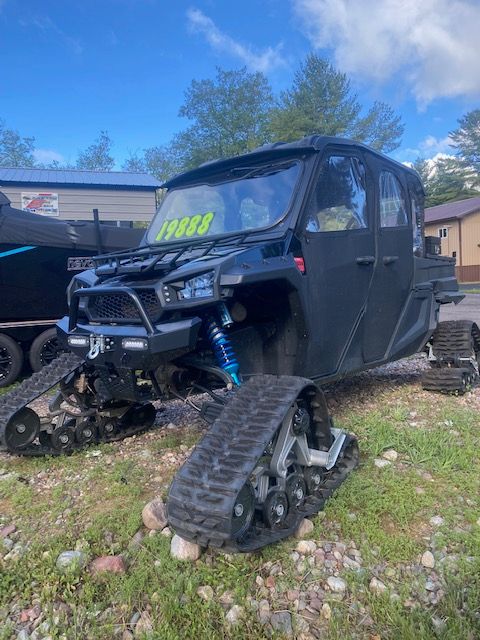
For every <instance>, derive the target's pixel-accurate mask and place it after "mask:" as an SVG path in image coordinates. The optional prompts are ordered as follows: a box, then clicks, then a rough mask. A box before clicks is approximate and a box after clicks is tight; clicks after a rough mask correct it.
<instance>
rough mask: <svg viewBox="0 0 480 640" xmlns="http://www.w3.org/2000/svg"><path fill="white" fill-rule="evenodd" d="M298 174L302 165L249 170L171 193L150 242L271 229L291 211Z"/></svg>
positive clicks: (154, 224) (149, 235)
mask: <svg viewBox="0 0 480 640" xmlns="http://www.w3.org/2000/svg"><path fill="white" fill-rule="evenodd" d="M299 172H300V163H299V162H298V161H289V162H286V163H285V162H284V163H282V164H279V163H276V164H274V165H273V164H269V165H263V166H257V167H245V166H244V167H238V168H234V169H232V170H231V171H230V172H229V173H228V175H225V174H223V175H221V176H217V177H213V178H211V179H209V180H208V182H205V183H204V184H196V185H193V186H190V187H183V188H178V189H174V190H172V191H169V192H168V193H167V195H166V197H165V200H164V201H163V202H162V204H161V205H160V208H159V210H158V212H157V215H156V216H155V218H154V220H153V221H152V224H151V226H150V228H149V230H148V233H147V240H148V242H149V243H150V244H154V243H156V242H174V241H176V240H177V241H178V240H181V239H198V238H202V237H210V236H218V235H222V234H227V233H228V234H230V233H241V232H242V231H249V230H254V229H261V228H263V227H270V226H272V225H274V224H275V223H277V222H278V221H280V220H281V219H282V218H283V216H284V215H285V213H286V212H287V210H288V206H289V203H290V200H291V197H292V194H293V190H294V188H295V184H296V182H297V178H298V175H299Z"/></svg>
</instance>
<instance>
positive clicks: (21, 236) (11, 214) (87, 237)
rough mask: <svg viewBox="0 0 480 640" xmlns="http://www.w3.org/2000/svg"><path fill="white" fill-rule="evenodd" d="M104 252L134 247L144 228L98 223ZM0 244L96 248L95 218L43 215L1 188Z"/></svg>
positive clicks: (93, 249)
mask: <svg viewBox="0 0 480 640" xmlns="http://www.w3.org/2000/svg"><path fill="white" fill-rule="evenodd" d="M100 229H101V237H102V248H103V252H105V253H108V252H110V251H115V250H118V249H129V248H132V247H137V246H138V245H139V244H140V241H141V239H142V237H143V234H144V230H143V229H129V228H126V227H114V226H110V225H106V224H100ZM0 244H2V245H3V244H14V245H35V246H44V247H58V248H66V249H78V250H82V251H88V252H96V251H97V237H96V230H95V224H94V222H93V221H92V222H89V221H81V222H66V221H63V220H55V219H52V218H46V217H43V216H40V215H38V214H35V213H29V212H28V211H21V210H20V209H15V208H13V207H12V206H11V204H10V200H9V199H8V198H7V196H6V195H5V194H3V193H2V192H0Z"/></svg>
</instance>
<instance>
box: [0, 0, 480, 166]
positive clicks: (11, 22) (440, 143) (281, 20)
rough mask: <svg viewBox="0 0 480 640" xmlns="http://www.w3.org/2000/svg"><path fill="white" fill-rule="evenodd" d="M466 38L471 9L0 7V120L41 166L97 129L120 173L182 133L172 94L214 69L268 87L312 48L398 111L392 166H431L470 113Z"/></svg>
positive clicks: (274, 2)
mask: <svg viewBox="0 0 480 640" xmlns="http://www.w3.org/2000/svg"><path fill="white" fill-rule="evenodd" d="M479 33H480V1H479V0H455V1H453V0H422V2H418V1H417V0H402V2H399V0H382V2H381V3H379V2H378V0H289V1H287V0H263V1H260V0H243V1H242V2H241V3H240V2H238V3H237V2H228V1H225V0H224V1H220V0H203V1H202V0H198V1H193V2H185V1H183V0H177V1H176V2H168V1H166V0H96V1H95V2H94V1H93V0H41V1H40V0H0V34H1V36H0V69H1V82H0V118H2V119H4V120H5V121H6V123H7V125H8V126H10V127H12V128H15V129H18V130H19V131H20V132H21V133H22V135H32V136H35V138H36V146H37V148H38V149H39V151H38V153H39V159H41V160H45V161H47V160H49V159H52V158H55V157H57V158H58V159H61V160H66V161H74V160H75V157H76V155H77V152H78V151H79V150H80V149H82V148H85V147H86V146H87V145H88V144H90V143H91V142H92V141H93V139H94V138H95V137H96V136H97V134H98V132H99V131H100V130H101V129H106V130H108V132H109V133H110V136H111V137H112V139H113V140H114V143H115V147H114V155H115V157H116V158H117V160H118V161H119V164H121V162H122V160H123V159H124V158H125V157H127V156H128V155H129V152H135V151H140V150H141V149H143V148H145V147H148V146H154V145H157V144H165V143H168V141H169V139H170V138H171V136H172V134H173V133H175V132H176V131H178V130H180V129H182V128H183V127H184V126H185V125H186V124H187V122H186V121H185V120H182V119H181V118H179V117H178V115H177V114H178V109H179V107H180V106H181V104H182V101H183V95H184V91H185V89H186V88H187V87H188V85H189V83H190V81H191V80H192V79H194V78H195V79H202V78H207V77H212V76H213V75H214V74H215V66H216V65H219V66H222V67H224V68H228V69H233V68H239V67H241V66H243V65H246V66H247V67H248V68H249V69H250V70H261V71H263V72H264V73H265V74H266V75H267V77H268V79H269V81H270V83H271V84H272V86H273V88H274V90H275V91H279V90H281V89H283V88H285V87H287V86H288V85H289V83H290V82H291V79H292V76H293V73H294V71H295V69H296V67H297V66H298V64H299V62H300V61H301V60H302V59H303V58H304V57H305V55H306V54H307V53H308V52H310V51H315V52H316V53H318V54H320V55H322V56H325V57H328V58H329V59H330V60H331V61H332V62H333V63H334V64H336V65H337V67H338V68H340V69H341V70H343V71H345V72H346V73H348V75H349V76H350V77H351V79H352V81H353V84H354V88H355V90H356V91H357V92H358V95H359V97H360V100H361V102H362V103H363V104H365V105H367V106H368V105H369V104H371V102H372V101H373V100H375V99H379V100H384V101H386V102H389V103H390V104H391V105H392V106H393V107H394V109H395V110H396V111H397V112H398V113H400V114H401V115H402V118H403V120H404V122H405V124H406V130H405V135H404V137H403V142H402V146H401V148H400V149H399V150H397V151H396V152H395V153H394V155H395V157H397V158H398V159H400V160H402V161H404V160H413V159H415V157H416V156H417V155H419V154H420V155H423V156H424V157H432V156H434V155H435V154H436V153H438V152H447V153H448V152H451V149H449V147H448V133H449V131H451V130H452V129H453V128H455V126H456V122H457V119H458V118H459V117H460V116H461V115H462V114H463V113H465V112H466V111H469V110H471V109H473V108H478V107H479V106H480V64H479V63H478V34H479Z"/></svg>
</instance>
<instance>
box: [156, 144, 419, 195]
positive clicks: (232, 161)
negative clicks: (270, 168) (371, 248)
mask: <svg viewBox="0 0 480 640" xmlns="http://www.w3.org/2000/svg"><path fill="white" fill-rule="evenodd" d="M327 144H330V145H336V146H344V145H345V146H347V145H348V146H355V147H357V148H361V149H365V150H368V151H369V152H370V153H372V154H374V155H375V156H376V157H378V158H380V159H383V160H384V161H386V162H388V163H390V164H394V165H395V166H397V167H398V168H399V169H400V170H401V171H403V172H406V173H410V174H412V175H414V176H415V177H416V178H418V174H417V172H416V171H415V170H414V169H411V168H410V167H407V166H406V165H404V164H402V163H400V162H397V161H396V160H394V159H393V158H390V157H389V156H386V155H385V154H383V153H381V152H380V151H377V150H376V149H372V147H369V146H368V145H366V144H363V143H362V142H357V141H355V140H349V139H347V138H337V137H332V136H320V135H312V136H307V137H305V138H302V139H300V140H296V141H295V142H274V143H273V144H265V145H263V146H262V147H258V148H257V149H253V150H252V151H249V152H248V153H243V154H241V155H239V156H233V157H230V158H223V159H218V160H211V161H209V162H205V163H203V164H202V165H200V166H199V167H197V168H195V169H192V170H190V171H186V172H185V173H181V174H179V175H177V176H174V177H172V178H171V179H170V180H168V181H167V182H165V184H164V185H163V186H164V187H167V188H171V187H176V186H178V185H181V184H183V183H185V182H189V181H192V180H197V179H199V178H201V177H203V176H205V175H208V174H210V173H215V172H223V171H228V170H229V169H231V168H232V167H235V166H237V165H242V164H246V163H250V162H251V163H252V164H253V163H255V162H261V161H267V160H270V159H271V160H275V159H277V158H282V157H288V156H290V157H291V156H297V157H298V156H299V155H300V154H312V153H317V152H319V151H323V149H324V148H325V146H326V145H327Z"/></svg>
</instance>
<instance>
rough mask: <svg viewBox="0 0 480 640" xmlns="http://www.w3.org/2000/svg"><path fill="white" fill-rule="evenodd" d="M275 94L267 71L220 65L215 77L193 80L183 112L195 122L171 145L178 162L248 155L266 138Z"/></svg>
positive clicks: (187, 165) (189, 163)
mask: <svg viewBox="0 0 480 640" xmlns="http://www.w3.org/2000/svg"><path fill="white" fill-rule="evenodd" d="M271 103H272V92H271V89H270V85H269V84H268V81H267V79H266V78H265V76H264V75H263V74H262V73H258V72H257V73H249V72H247V70H246V68H243V69H239V70H236V71H225V70H223V69H220V68H217V73H216V77H215V79H213V80H211V79H209V80H193V81H192V83H191V85H190V87H189V88H188V89H187V91H186V93H185V101H184V104H183V106H182V107H181V108H180V111H179V115H180V116H181V117H185V118H188V119H189V120H191V121H192V125H191V126H189V127H188V128H187V129H186V130H184V131H182V132H180V133H179V134H177V135H176V136H175V137H174V139H173V141H172V145H171V147H170V152H171V153H172V160H173V164H174V165H175V166H178V167H182V168H190V167H194V166H197V165H199V164H201V163H202V162H205V161H207V160H213V159H215V158H225V157H228V156H232V155H237V154H240V153H245V152H247V151H250V150H252V149H254V148H255V147H257V146H258V145H260V144H263V143H264V142H265V141H266V140H267V131H266V124H267V119H268V112H269V109H270V106H271Z"/></svg>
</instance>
